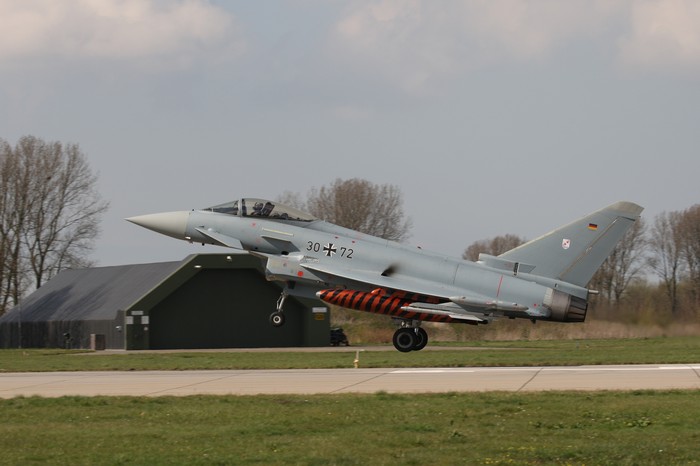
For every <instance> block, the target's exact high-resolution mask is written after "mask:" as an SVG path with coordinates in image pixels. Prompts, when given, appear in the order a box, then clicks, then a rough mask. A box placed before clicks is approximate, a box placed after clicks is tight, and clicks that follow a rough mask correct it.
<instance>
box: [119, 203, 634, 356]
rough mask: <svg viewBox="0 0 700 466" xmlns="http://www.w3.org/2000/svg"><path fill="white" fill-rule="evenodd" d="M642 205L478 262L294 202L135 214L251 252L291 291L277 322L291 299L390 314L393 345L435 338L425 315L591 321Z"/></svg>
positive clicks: (408, 347)
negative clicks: (592, 305)
mask: <svg viewBox="0 0 700 466" xmlns="http://www.w3.org/2000/svg"><path fill="white" fill-rule="evenodd" d="M642 210H643V208H642V207H641V206H639V205H637V204H634V203H632V202H624V201H621V202H616V203H614V204H611V205H610V206H608V207H605V208H603V209H600V210H597V211H595V212H593V213H591V214H589V215H586V216H584V217H582V218H581V219H579V220H576V221H573V222H571V223H569V224H567V225H564V226H562V227H559V228H556V229H555V230H553V231H551V232H550V233H547V234H545V235H543V236H541V237H539V238H536V239H534V240H532V241H529V242H527V243H525V244H523V245H521V246H518V247H517V248H515V249H512V250H510V251H508V252H506V253H504V254H501V255H499V256H497V257H496V256H492V255H488V254H480V255H479V260H478V261H477V262H470V261H466V260H462V259H458V258H453V257H449V256H446V255H442V254H439V253H435V252H429V251H426V250H423V249H421V248H418V247H413V246H409V245H406V244H401V243H396V242H392V241H388V240H385V239H381V238H377V237H374V236H369V235H366V234H363V233H360V232H358V231H354V230H350V229H348V228H344V227H341V226H338V225H334V224H332V223H328V222H325V221H323V220H321V219H318V218H315V217H314V216H312V215H309V214H307V213H304V212H301V211H299V210H297V209H294V208H292V207H289V206H285V205H282V204H280V203H277V202H273V201H268V200H264V199H256V198H242V199H238V200H235V201H232V202H227V203H225V204H220V205H215V206H213V207H208V208H205V209H196V210H192V211H179V212H165V213H157V214H150V215H141V216H137V217H131V218H128V219H126V220H128V221H129V222H132V223H135V224H136V225H140V226H142V227H145V228H148V229H150V230H153V231H156V232H158V233H162V234H164V235H167V236H171V237H173V238H177V239H181V240H185V241H189V242H191V243H202V244H213V245H218V246H223V247H226V248H233V249H237V250H241V251H247V252H248V253H249V254H252V255H254V256H257V257H259V258H260V260H261V261H263V262H264V267H265V276H266V278H267V279H268V280H274V281H279V282H281V284H282V293H281V295H280V298H279V299H278V301H277V306H276V309H275V310H274V312H272V314H271V315H270V318H269V320H270V323H271V324H272V325H273V326H276V327H279V326H281V325H284V322H285V314H284V302H285V299H286V298H287V296H299V297H312V298H313V297H316V298H318V299H320V300H321V301H323V302H325V303H329V304H334V305H338V306H342V307H345V308H349V309H355V310H358V311H365V312H371V313H375V314H384V315H387V316H391V317H392V318H394V319H396V320H397V321H398V322H399V328H398V330H396V332H395V333H394V337H393V343H394V347H396V349H397V350H399V351H401V352H409V351H418V350H421V349H423V348H424V347H425V345H426V344H427V343H428V334H427V332H426V331H425V330H424V329H423V328H422V327H421V323H422V322H447V323H466V324H472V325H476V324H486V323H489V322H491V321H492V320H493V319H496V318H501V317H507V318H511V319H514V318H523V319H529V320H531V321H532V322H533V323H534V322H536V321H538V320H548V321H555V322H583V321H584V320H585V318H586V311H587V309H588V299H589V297H590V296H591V295H592V294H595V291H594V290H589V289H588V288H587V287H586V285H587V284H588V282H589V281H590V279H591V277H592V276H593V274H594V273H595V271H596V270H597V269H598V268H599V267H600V266H601V264H602V263H603V261H604V260H605V259H606V258H607V257H608V255H610V253H611V252H612V250H613V249H614V248H615V245H616V244H617V242H618V241H619V240H620V239H621V238H622V236H623V235H624V234H625V232H626V231H627V230H628V229H629V228H630V226H632V224H633V223H634V222H635V221H636V220H637V219H638V218H639V216H640V214H641V212H642Z"/></svg>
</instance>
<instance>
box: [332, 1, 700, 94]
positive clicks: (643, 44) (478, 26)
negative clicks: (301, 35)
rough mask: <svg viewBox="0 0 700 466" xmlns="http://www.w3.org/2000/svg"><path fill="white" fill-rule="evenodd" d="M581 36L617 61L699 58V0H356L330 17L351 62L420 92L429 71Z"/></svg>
mask: <svg viewBox="0 0 700 466" xmlns="http://www.w3.org/2000/svg"><path fill="white" fill-rule="evenodd" d="M628 31H631V34H629V35H628V36H626V37H623V34H627V32H628ZM577 42H590V43H591V46H592V47H604V48H606V50H612V51H614V52H615V51H616V53H617V56H618V57H619V59H620V60H621V62H623V63H634V64H640V63H641V64H645V65H649V66H657V65H665V64H669V63H674V64H679V63H680V64H687V63H694V64H697V63H699V62H700V2H698V1H697V0H653V1H652V0H638V1H637V0H567V1H561V0H539V1H522V0H464V1H452V0H446V1H440V0H410V1H400V0H380V1H377V2H373V3H367V2H357V3H354V4H353V6H352V7H351V8H349V9H348V10H347V12H346V14H345V16H344V17H343V18H342V19H341V20H339V21H338V22H337V23H336V25H335V28H334V33H333V37H332V40H331V45H330V47H331V54H332V55H333V56H334V57H335V58H336V59H337V60H339V61H341V62H344V63H345V64H347V65H349V66H350V67H351V68H354V69H364V70H366V72H367V73H368V74H371V75H373V76H380V77H381V78H383V79H386V80H389V81H391V82H393V83H395V84H396V85H397V86H399V87H400V88H402V89H404V90H405V91H409V92H426V91H427V90H428V89H429V88H430V87H431V85H432V86H434V85H435V83H434V82H432V80H437V82H438V83H439V80H440V79H441V78H444V77H449V76H450V75H453V74H463V73H464V72H466V71H468V70H470V69H474V68H481V67H485V66H492V65H497V64H502V63H518V62H530V61H544V60H548V59H550V58H551V57H552V56H554V55H555V54H556V53H558V52H560V51H561V50H564V49H565V48H567V47H568V46H570V45H571V44H572V43H577ZM618 47H619V48H618ZM616 53H613V54H611V56H612V57H615V56H616Z"/></svg>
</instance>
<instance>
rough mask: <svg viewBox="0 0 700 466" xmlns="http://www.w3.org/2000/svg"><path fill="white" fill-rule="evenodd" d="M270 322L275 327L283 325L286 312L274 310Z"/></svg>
mask: <svg viewBox="0 0 700 466" xmlns="http://www.w3.org/2000/svg"><path fill="white" fill-rule="evenodd" d="M270 323H271V324H272V326H273V327H281V326H283V325H284V314H283V313H281V312H279V311H278V312H273V313H272V314H270Z"/></svg>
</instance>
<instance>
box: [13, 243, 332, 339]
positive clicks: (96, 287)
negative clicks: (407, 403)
mask: <svg viewBox="0 0 700 466" xmlns="http://www.w3.org/2000/svg"><path fill="white" fill-rule="evenodd" d="M281 291H282V290H281V288H280V286H279V285H277V284H276V283H274V282H268V281H267V280H265V277H264V270H263V268H262V265H261V264H260V261H259V260H258V259H257V258H255V257H252V256H249V255H247V254H195V255H191V256H188V257H187V258H185V260H183V261H181V262H163V263H155V264H134V265H125V266H115V267H97V268H91V269H78V270H65V271H63V272H61V273H60V274H58V275H57V276H56V277H54V278H53V279H52V280H51V281H49V282H48V283H46V284H45V285H44V286H42V287H41V288H40V289H38V290H37V291H36V292H34V293H33V294H32V295H30V296H29V297H28V298H26V299H25V300H24V301H23V302H22V304H21V305H20V306H16V307H15V308H13V309H12V310H11V311H10V312H8V313H7V314H5V315H4V316H2V317H0V347H4V348H17V347H20V346H21V347H24V348H31V347H34V348H90V347H93V348H95V347H96V348H98V349H99V348H100V347H103V346H104V347H105V348H110V349H181V348H251V347H290V346H291V347H294V346H327V345H328V344H329V334H330V322H329V321H330V315H329V313H328V311H327V310H326V308H325V307H320V303H319V302H318V301H315V300H305V299H295V298H291V297H290V298H288V299H287V301H286V302H285V306H284V307H285V316H286V323H285V325H284V326H282V327H273V326H272V325H270V323H269V320H268V318H269V315H270V313H271V312H273V311H274V310H275V306H276V302H277V299H278V298H279V296H280V293H281ZM20 343H21V344H20Z"/></svg>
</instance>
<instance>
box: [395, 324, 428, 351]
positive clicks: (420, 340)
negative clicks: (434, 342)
mask: <svg viewBox="0 0 700 466" xmlns="http://www.w3.org/2000/svg"><path fill="white" fill-rule="evenodd" d="M418 325H420V322H418ZM393 343H394V348H396V349H397V350H399V351H401V352H402V353H408V352H409V351H420V350H422V349H423V348H425V345H427V344H428V332H426V331H425V330H423V329H422V328H421V327H418V326H417V325H416V326H413V324H412V323H407V322H406V321H404V322H401V328H400V329H398V330H397V331H396V332H394V339H393Z"/></svg>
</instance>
